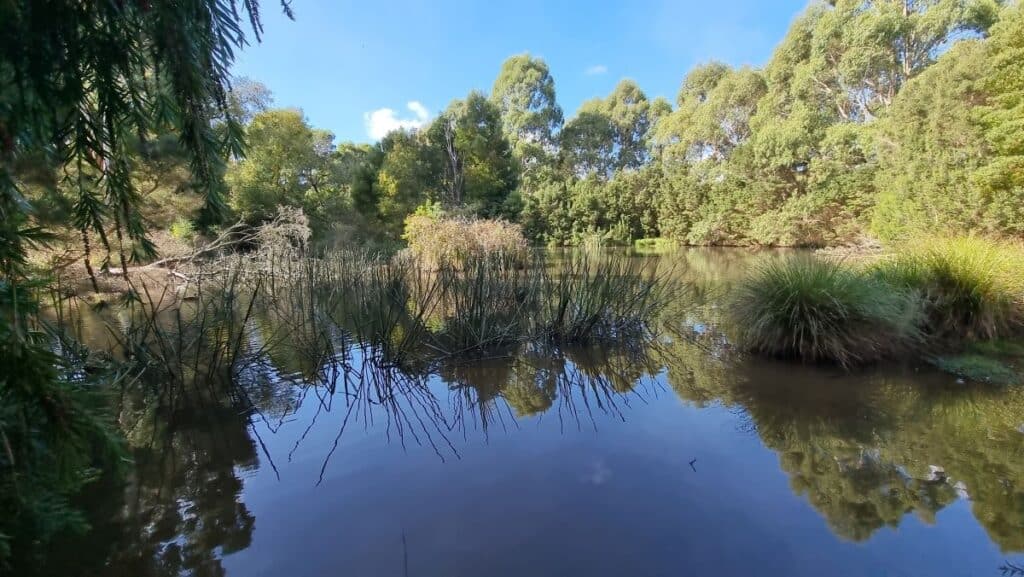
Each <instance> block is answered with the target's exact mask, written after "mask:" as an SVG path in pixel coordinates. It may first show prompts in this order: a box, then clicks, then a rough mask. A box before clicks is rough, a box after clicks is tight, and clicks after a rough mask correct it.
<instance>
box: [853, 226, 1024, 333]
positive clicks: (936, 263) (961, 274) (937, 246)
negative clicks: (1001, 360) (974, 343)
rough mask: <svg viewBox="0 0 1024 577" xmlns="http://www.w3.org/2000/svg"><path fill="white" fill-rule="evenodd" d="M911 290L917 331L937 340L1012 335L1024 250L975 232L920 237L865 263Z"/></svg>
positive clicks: (1016, 328) (1019, 322)
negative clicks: (920, 308)
mask: <svg viewBox="0 0 1024 577" xmlns="http://www.w3.org/2000/svg"><path fill="white" fill-rule="evenodd" d="M869 274H870V275H871V276H873V277H874V278H876V279H878V280H880V281H882V282H884V283H886V284H888V285H890V286H892V287H894V289H896V290H910V291H914V292H916V293H917V294H918V295H919V296H920V298H921V299H922V301H923V305H924V312H925V316H924V324H923V326H922V328H923V330H924V331H925V332H926V333H927V334H928V336H929V337H930V338H932V339H934V340H936V341H938V342H940V343H943V342H944V343H950V342H953V343H955V342H961V341H970V340H991V339H996V338H1002V337H1007V336H1012V335H1014V334H1016V333H1019V332H1020V330H1021V328H1022V326H1024V306H1022V305H1024V251H1022V250H1021V248H1020V247H1018V246H1016V245H1013V244H1010V243H1005V242H998V241H993V240H987V239H984V238H981V237H975V236H968V237H959V238H953V239H935V238H932V239H921V240H917V241H915V242H913V243H911V244H909V245H908V246H906V247H904V248H903V249H901V250H900V251H898V252H897V253H896V254H894V255H893V256H892V257H890V258H888V259H885V260H882V261H881V262H879V263H877V264H875V265H874V266H873V267H871V268H870V270H869Z"/></svg>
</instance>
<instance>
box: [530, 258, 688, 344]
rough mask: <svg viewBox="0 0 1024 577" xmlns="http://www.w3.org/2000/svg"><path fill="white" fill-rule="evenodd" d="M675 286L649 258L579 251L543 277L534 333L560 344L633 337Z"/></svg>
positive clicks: (669, 297) (663, 305) (660, 308)
mask: <svg viewBox="0 0 1024 577" xmlns="http://www.w3.org/2000/svg"><path fill="white" fill-rule="evenodd" d="M678 288H679V287H678V286H677V285H676V284H675V283H673V282H672V281H671V280H670V271H667V270H659V269H658V267H657V266H652V265H651V264H650V261H645V260H644V259H634V258H628V257H623V256H611V255H603V256H602V255H594V254H591V253H588V252H582V253H578V254H575V255H574V256H572V257H571V258H569V259H568V260H566V261H565V262H564V263H562V264H561V265H560V266H558V267H557V270H556V271H555V272H552V273H546V274H545V275H544V276H543V277H542V285H541V287H540V289H539V290H540V292H541V295H542V301H541V302H542V308H541V309H540V311H539V317H540V318H539V324H540V327H539V333H540V334H542V335H544V336H545V338H546V339H547V340H548V341H552V342H557V343H563V344H569V343H571V344H584V343H591V342H597V341H602V340H616V339H621V338H624V337H626V336H627V335H632V336H638V335H640V334H641V333H643V331H644V330H645V329H647V328H648V327H649V326H650V324H651V323H652V322H653V321H655V320H656V319H657V318H658V316H659V314H660V313H661V312H662V311H663V310H664V309H665V308H666V307H667V306H668V304H669V303H670V302H671V300H672V298H673V297H674V296H675V291H676V289H678Z"/></svg>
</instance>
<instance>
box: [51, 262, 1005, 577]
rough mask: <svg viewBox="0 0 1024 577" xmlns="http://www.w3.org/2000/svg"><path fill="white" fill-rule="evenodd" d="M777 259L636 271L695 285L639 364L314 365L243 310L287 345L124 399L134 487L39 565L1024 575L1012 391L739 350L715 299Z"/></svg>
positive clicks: (906, 368)
mask: <svg viewBox="0 0 1024 577" xmlns="http://www.w3.org/2000/svg"><path fill="white" fill-rule="evenodd" d="M789 255H790V253H765V254H754V253H750V252H746V251H739V250H724V249H694V250H687V251H680V252H678V253H675V254H671V255H664V256H648V257H637V258H652V259H663V260H672V261H676V262H675V264H676V265H677V268H678V270H679V271H680V272H679V273H678V274H679V275H681V276H684V277H686V278H687V279H689V280H691V281H693V282H695V283H696V286H697V287H698V289H699V290H698V291H697V293H698V295H699V297H698V300H697V301H696V302H694V303H688V304H689V306H686V307H680V311H681V312H679V313H678V314H677V318H676V321H677V322H676V323H675V327H676V331H675V332H674V333H673V334H671V335H668V334H666V335H665V336H664V338H662V339H660V342H659V343H658V346H657V347H654V348H655V350H648V351H635V350H630V348H629V347H625V348H624V349H619V348H610V349H609V348H607V347H606V348H593V347H583V348H573V349H560V348H557V347H525V346H524V347H522V348H520V349H519V350H517V351H515V353H514V354H513V355H511V356H508V357H499V358H487V359H480V360H477V361H473V362H460V363H450V364H446V365H443V366H440V367H435V368H433V369H432V370H431V371H429V372H426V373H413V374H410V373H408V372H407V371H405V370H403V369H399V368H397V367H391V366H378V365H376V364H375V363H373V362H372V360H371V359H370V356H369V355H370V352H369V351H368V349H367V348H366V347H360V346H357V345H354V344H352V343H351V342H348V341H344V340H343V339H342V340H341V341H339V342H348V343H349V344H347V345H345V346H346V350H345V351H344V354H343V355H340V356H338V357H337V358H334V359H333V360H332V361H331V362H329V363H326V364H324V363H322V359H324V358H325V357H324V355H322V354H316V355H311V354H306V353H308V351H306V350H305V348H306V345H305V344H303V343H304V339H302V338H300V336H299V332H300V331H301V329H300V328H299V327H298V326H296V327H294V332H290V331H291V330H292V329H293V327H289V326H288V322H287V320H282V318H281V316H280V315H278V316H275V315H257V317H256V320H255V321H253V323H252V324H253V325H254V326H253V328H252V330H251V334H250V335H249V336H248V338H250V339H251V340H252V341H254V342H257V341H260V340H261V339H263V340H268V339H269V337H268V336H267V335H268V331H272V330H276V331H278V333H280V331H281V330H284V332H285V334H288V335H292V336H293V338H288V339H284V340H283V343H284V345H285V346H280V347H275V348H274V350H273V351H271V350H269V349H268V352H267V353H266V354H263V355H261V356H260V357H259V362H254V363H251V364H249V365H247V366H246V367H245V368H244V369H243V370H241V371H240V373H239V375H238V377H237V379H236V383H235V386H232V387H230V388H223V387H221V386H220V385H213V384H209V383H193V384H192V385H191V386H187V387H182V388H181V390H180V391H178V392H177V393H176V394H175V395H173V397H167V396H166V395H164V394H162V393H161V392H160V390H159V389H158V388H147V387H146V386H141V385H140V386H138V387H134V388H133V389H131V390H130V391H128V392H126V393H124V394H123V398H122V399H121V401H120V406H121V409H120V412H119V415H118V422H119V425H120V426H121V427H122V429H123V430H124V431H125V434H126V436H127V438H128V441H129V446H130V448H131V456H132V459H133V464H132V466H131V471H130V474H129V479H128V482H127V483H126V484H124V483H121V484H118V483H113V482H108V481H104V482H101V483H98V484H96V485H94V486H92V487H90V488H89V490H88V491H87V493H86V494H85V495H83V496H82V498H81V503H80V504H81V505H82V507H83V508H84V509H85V510H86V511H87V514H88V516H89V519H90V520H91V522H92V524H93V531H92V532H91V533H90V534H88V535H86V536H83V537H69V538H67V539H66V540H64V542H62V543H59V544H58V545H57V546H56V547H54V551H53V553H52V554H51V555H50V557H49V559H48V560H47V566H45V567H41V568H37V570H38V571H39V572H40V574H43V575H90V576H124V577H128V576H132V577H145V576H175V575H197V576H218V575H229V576H247V577H248V576H253V577H258V576H277V575H287V576H294V577H300V576H323V575H331V576H335V575H336V576H347V575H351V576H416V577H432V576H437V577H459V576H466V577H470V576H489V577H500V576H509V577H513V576H514V577H522V576H547V575H551V576H555V575H559V576H561V575H580V576H589V577H597V576H605V575H608V576H613V575H614V576H621V575H636V576H669V575H715V576H724V575H743V576H746V575H780V576H781V575H785V576H800V575H807V576H816V577H817V576H820V575H851V576H852V575H857V576H861V575H873V576H874V575H877V576H881V575H893V576H896V575H901V576H902V575H906V576H911V575H914V576H917V575H963V576H969V575H970V576H974V575H977V576H988V575H991V576H999V575H1024V390H1022V389H1020V388H1009V389H999V388H992V387H982V386H978V385H971V384H966V385H965V384H963V383H958V382H957V379H956V378H955V377H952V376H949V375H946V374H943V373H939V372H937V371H934V370H931V369H929V368H927V367H926V366H915V365H903V364H886V365H882V366H879V367H874V368H870V369H865V370H859V371H855V372H853V373H849V374H848V373H844V372H843V371H841V370H839V369H837V368H832V367H810V366H803V365H800V364H794V363H789V362H783V361H771V360H760V359H752V358H749V357H746V356H743V355H740V354H737V353H736V351H733V350H732V349H731V347H730V346H729V343H728V339H727V337H726V336H725V334H724V333H723V331H722V330H720V327H719V319H718V316H719V313H720V308H719V306H720V305H721V303H722V298H723V295H726V294H727V293H728V290H729V286H730V284H731V283H732V282H733V281H734V280H735V279H737V278H738V277H739V276H740V275H742V274H743V272H744V271H746V270H748V269H749V267H751V266H753V265H754V264H755V263H756V261H757V260H758V259H762V258H789V257H790V256H789ZM311 306H314V307H315V303H314V304H312V305H311ZM275 324H276V326H273V327H272V328H270V329H268V328H267V326H269V325H275ZM86 328H89V327H86ZM90 330H91V331H92V333H93V334H94V336H96V338H102V336H101V332H102V331H99V330H97V329H95V328H92V329H90ZM334 330H335V331H336V332H337V333H339V334H341V333H344V330H343V329H342V328H340V327H336V328H335V329H334ZM287 345H291V346H290V347H289V346H287Z"/></svg>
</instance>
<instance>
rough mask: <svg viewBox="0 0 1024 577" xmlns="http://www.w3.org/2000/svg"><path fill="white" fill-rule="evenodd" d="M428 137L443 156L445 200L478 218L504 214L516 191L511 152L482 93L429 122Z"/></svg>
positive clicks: (498, 118)
mask: <svg viewBox="0 0 1024 577" xmlns="http://www.w3.org/2000/svg"><path fill="white" fill-rule="evenodd" d="M428 136H429V138H430V140H431V141H432V143H433V146H434V147H435V148H438V149H441V150H443V155H444V157H445V159H446V161H445V164H444V176H443V178H444V182H445V187H444V188H445V191H446V194H445V200H446V201H447V202H448V204H450V205H452V206H455V207H460V206H461V207H464V208H466V209H468V210H469V211H470V212H472V213H474V214H477V215H481V216H488V217H494V216H514V215H511V214H507V212H508V208H509V207H508V205H507V204H506V201H507V200H508V199H509V195H511V194H512V192H513V191H514V190H515V189H516V186H517V185H518V182H519V180H518V178H519V171H518V168H517V163H516V160H515V157H514V155H513V151H512V146H511V144H510V143H509V139H508V138H506V136H505V133H504V131H503V128H502V119H501V111H500V109H499V108H498V106H497V105H495V104H494V103H493V101H492V100H489V99H488V98H487V97H486V96H485V95H484V94H483V93H481V92H478V91H473V92H470V93H469V95H468V96H467V97H466V98H465V99H464V100H455V101H453V102H452V103H451V104H449V105H448V108H447V109H446V110H445V112H444V113H443V114H441V116H440V117H439V118H438V119H437V120H435V121H434V123H433V125H432V126H431V127H430V129H429V131H428Z"/></svg>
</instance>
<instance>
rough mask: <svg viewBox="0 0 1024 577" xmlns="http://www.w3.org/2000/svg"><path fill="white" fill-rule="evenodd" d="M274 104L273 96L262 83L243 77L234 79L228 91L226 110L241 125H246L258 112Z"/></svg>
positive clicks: (264, 110)
mask: <svg viewBox="0 0 1024 577" xmlns="http://www.w3.org/2000/svg"><path fill="white" fill-rule="evenodd" d="M272 104H274V95H273V94H272V93H271V92H270V89H269V88H267V87H266V85H264V84H263V83H262V82H257V81H255V80H253V79H251V78H247V77H245V76H243V77H241V78H236V79H235V80H234V81H233V82H232V84H231V90H230V91H228V110H229V111H230V112H231V115H232V116H233V117H234V119H235V120H237V121H238V122H239V123H241V124H242V125H248V124H249V123H250V122H252V119H253V117H255V116H256V115H257V114H259V113H260V112H266V111H267V110H269V109H270V106H271V105H272Z"/></svg>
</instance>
